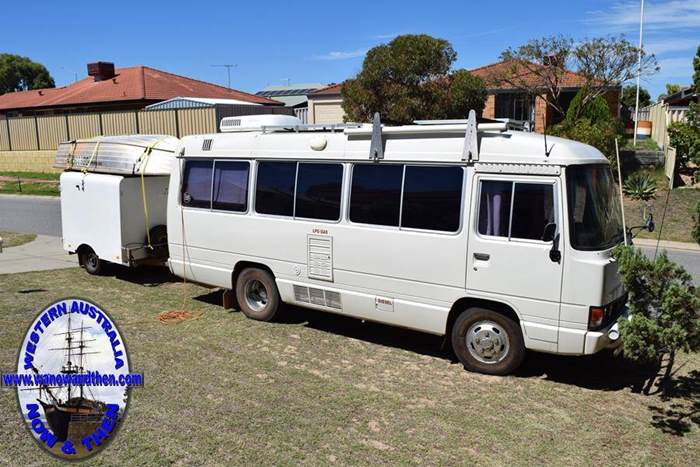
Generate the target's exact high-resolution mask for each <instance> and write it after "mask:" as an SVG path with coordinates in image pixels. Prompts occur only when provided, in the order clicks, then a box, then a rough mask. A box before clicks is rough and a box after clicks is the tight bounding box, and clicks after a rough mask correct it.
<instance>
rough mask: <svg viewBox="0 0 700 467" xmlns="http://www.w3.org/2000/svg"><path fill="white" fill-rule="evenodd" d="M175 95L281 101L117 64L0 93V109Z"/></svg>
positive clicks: (272, 102)
mask: <svg viewBox="0 0 700 467" xmlns="http://www.w3.org/2000/svg"><path fill="white" fill-rule="evenodd" d="M177 96H193V97H210V98H222V99H236V100H240V101H245V102H250V103H251V104H266V105H282V103H281V102H278V101H275V100H272V99H268V98H266V97H262V96H256V95H254V94H249V93H247V92H242V91H236V90H235V89H228V88H225V87H223V86H218V85H216V84H211V83H207V82H205V81H199V80H196V79H192V78H186V77H184V76H180V75H175V74H172V73H168V72H165V71H161V70H156V69H155V68H149V67H146V66H135V67H128V68H118V69H116V70H115V76H114V77H113V78H108V79H105V80H103V81H95V80H94V78H93V77H92V76H88V77H87V78H85V79H82V80H80V81H77V82H75V83H73V84H70V85H68V86H64V87H60V88H47V89H34V90H31V91H21V92H8V93H7V94H3V95H0V110H9V109H26V108H36V107H53V106H64V105H79V104H92V103H98V102H118V101H134V100H165V99H171V98H173V97H177Z"/></svg>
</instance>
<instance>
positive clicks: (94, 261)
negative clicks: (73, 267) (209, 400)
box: [79, 246, 105, 276]
mask: <svg viewBox="0 0 700 467" xmlns="http://www.w3.org/2000/svg"><path fill="white" fill-rule="evenodd" d="M79 257H80V258H79V259H80V264H82V265H83V267H84V268H85V270H86V271H87V272H88V273H89V274H92V275H93V276H99V275H100V274H102V272H103V270H104V267H105V265H104V261H103V260H101V259H100V257H99V256H97V253H95V250H93V249H92V248H90V247H89V246H86V247H83V248H82V249H81V251H80V253H79Z"/></svg>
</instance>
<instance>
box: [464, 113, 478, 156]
mask: <svg viewBox="0 0 700 467" xmlns="http://www.w3.org/2000/svg"><path fill="white" fill-rule="evenodd" d="M476 125H477V124H476V112H474V109H472V110H470V111H469V117H468V118H467V131H466V132H465V133H464V146H463V147H462V160H463V161H467V162H472V161H478V160H479V141H478V127H477V126H476Z"/></svg>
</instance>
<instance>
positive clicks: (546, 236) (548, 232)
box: [542, 222, 557, 242]
mask: <svg viewBox="0 0 700 467" xmlns="http://www.w3.org/2000/svg"><path fill="white" fill-rule="evenodd" d="M556 233H557V224H555V223H554V222H550V223H549V224H547V225H545V226H544V232H542V241H543V242H551V241H552V240H554V235H555V234H556Z"/></svg>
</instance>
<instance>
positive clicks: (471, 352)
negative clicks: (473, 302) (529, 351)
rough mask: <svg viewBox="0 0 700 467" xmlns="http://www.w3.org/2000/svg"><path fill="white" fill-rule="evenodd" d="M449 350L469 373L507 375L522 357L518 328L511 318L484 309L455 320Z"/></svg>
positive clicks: (465, 312) (471, 310)
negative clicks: (452, 351) (451, 350)
mask: <svg viewBox="0 0 700 467" xmlns="http://www.w3.org/2000/svg"><path fill="white" fill-rule="evenodd" d="M451 341H452V349H453V350H454V352H455V354H456V355H457V358H458V359H459V361H460V362H462V364H463V365H464V368H466V369H467V370H469V371H475V372H477V373H485V374H489V375H507V374H509V373H512V372H513V371H515V369H516V368H518V367H519V366H520V364H521V363H522V362H523V359H524V358H525V344H524V342H523V334H522V331H521V330H520V325H519V324H518V323H516V322H515V321H513V320H512V319H511V318H509V317H507V316H504V315H502V314H500V313H497V312H495V311H492V310H488V309H485V308H469V309H467V310H465V311H463V312H462V313H461V314H460V315H459V316H458V317H457V319H456V320H455V323H454V325H453V326H452V331H451Z"/></svg>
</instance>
